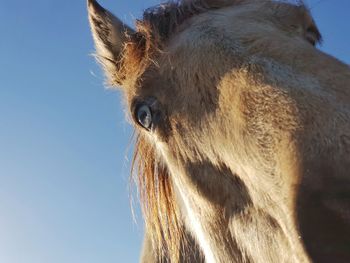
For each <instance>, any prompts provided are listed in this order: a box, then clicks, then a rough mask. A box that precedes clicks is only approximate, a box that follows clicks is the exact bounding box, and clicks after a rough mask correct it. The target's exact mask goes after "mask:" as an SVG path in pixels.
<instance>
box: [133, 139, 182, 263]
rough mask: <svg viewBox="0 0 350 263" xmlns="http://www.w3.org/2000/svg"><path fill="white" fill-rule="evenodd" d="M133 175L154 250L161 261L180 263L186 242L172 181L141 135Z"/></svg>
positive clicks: (136, 148) (152, 149) (135, 154)
mask: <svg viewBox="0 0 350 263" xmlns="http://www.w3.org/2000/svg"><path fill="white" fill-rule="evenodd" d="M132 175H133V177H134V180H135V182H136V184H137V187H138V190H139V195H140V204H141V209H142V212H143V216H144V219H145V225H146V229H148V235H149V238H150V239H151V240H152V243H153V247H154V250H155V251H156V253H157V255H158V256H159V258H169V259H171V261H172V262H178V261H179V256H180V251H181V246H182V247H183V246H184V242H186V239H185V233H184V232H183V227H182V222H181V218H180V215H179V210H178V207H177V206H176V202H175V200H174V199H175V196H174V189H173V187H172V183H171V178H170V175H169V172H168V170H167V168H166V167H165V166H164V165H163V164H162V162H161V161H160V160H159V159H157V156H156V152H155V149H154V147H153V146H152V145H151V144H150V143H149V142H148V141H147V140H146V139H145V138H144V137H143V136H142V135H141V134H138V135H137V138H136V147H135V152H134V157H133V162H132ZM181 252H184V251H181ZM160 262H162V261H160Z"/></svg>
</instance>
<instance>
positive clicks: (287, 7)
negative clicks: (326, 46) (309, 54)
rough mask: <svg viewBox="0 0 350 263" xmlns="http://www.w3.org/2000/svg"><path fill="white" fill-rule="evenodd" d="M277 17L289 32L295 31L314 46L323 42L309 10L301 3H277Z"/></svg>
mask: <svg viewBox="0 0 350 263" xmlns="http://www.w3.org/2000/svg"><path fill="white" fill-rule="evenodd" d="M276 5H277V6H278V7H277V9H275V10H274V11H275V17H277V18H278V19H279V20H280V23H281V24H283V25H284V26H285V27H286V29H287V30H288V31H295V32H296V33H297V34H298V35H300V36H301V37H302V38H304V39H305V40H306V41H308V42H309V43H311V44H312V45H314V46H315V45H316V44H317V43H320V42H322V36H321V33H320V31H319V30H318V28H317V25H316V23H315V21H314V19H313V18H312V16H311V13H310V11H309V9H308V8H307V7H306V5H305V4H304V3H303V1H301V4H300V5H291V4H288V3H276Z"/></svg>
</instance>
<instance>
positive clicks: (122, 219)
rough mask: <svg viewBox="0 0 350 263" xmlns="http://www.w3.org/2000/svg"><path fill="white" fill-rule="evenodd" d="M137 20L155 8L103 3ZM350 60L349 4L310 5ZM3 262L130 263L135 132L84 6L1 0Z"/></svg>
mask: <svg viewBox="0 0 350 263" xmlns="http://www.w3.org/2000/svg"><path fill="white" fill-rule="evenodd" d="M100 2H101V3H102V4H103V5H104V6H105V7H108V8H109V9H110V10H112V11H113V12H114V13H115V14H117V15H118V16H119V17H121V18H122V19H124V20H125V21H127V22H128V23H129V24H131V23H132V18H133V17H139V16H140V14H141V10H142V9H144V8H146V7H148V6H150V5H154V4H156V3H158V1H154V0H153V1H151V0H148V1H144V0H143V1H142V2H141V1H140V0H139V1H136V0H128V1H127V0H100ZM309 4H310V6H311V8H312V12H313V14H314V16H315V18H316V21H317V23H318V25H319V27H320V29H321V31H322V33H323V35H324V40H325V41H324V44H323V46H322V47H321V49H323V50H325V51H327V52H328V53H331V54H333V55H334V56H336V57H338V58H340V59H342V60H343V61H345V62H346V63H350V52H349V47H350V27H349V25H350V18H349V17H350V1H349V0H321V1H319V0H309ZM0 32H1V40H0V81H1V82H0V83H1V84H0V263H80V262H81V263H112V262H116V263H122V262H123V263H124V262H125V263H133V262H137V261H138V258H139V250H140V245H141V239H142V221H141V219H140V218H139V224H138V225H137V224H135V223H134V222H133V219H132V216H131V210H130V205H129V194H128V174H129V164H130V163H129V161H128V160H127V158H126V156H128V154H127V148H128V146H129V145H130V137H131V133H132V130H131V128H130V126H129V125H128V124H127V123H126V122H125V121H124V113H123V110H122V105H121V103H120V94H119V93H118V92H116V91H111V90H106V89H105V88H104V87H103V85H102V83H103V77H102V74H101V71H100V70H99V68H98V66H97V65H96V64H95V61H94V59H93V58H92V57H91V56H89V54H90V53H92V52H93V43H92V40H91V37H90V32H89V28H88V22H87V16H86V7H85V0H74V1H68V0H67V1H58V0H56V1H53V0H35V1H23V0H11V1H8V0H0Z"/></svg>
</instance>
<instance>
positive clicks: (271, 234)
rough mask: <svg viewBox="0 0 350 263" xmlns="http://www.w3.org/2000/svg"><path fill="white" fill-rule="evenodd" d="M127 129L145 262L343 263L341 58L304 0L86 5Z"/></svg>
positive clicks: (347, 181) (346, 227)
mask: <svg viewBox="0 0 350 263" xmlns="http://www.w3.org/2000/svg"><path fill="white" fill-rule="evenodd" d="M87 5H88V13H89V21H90V26H91V30H92V35H93V39H94V42H95V47H96V58H97V60H98V61H99V63H100V64H101V66H102V68H103V69H104V72H105V74H106V78H107V81H108V84H109V85H110V86H113V87H119V88H120V89H121V90H122V92H123V94H124V98H125V105H126V109H127V112H128V116H127V117H128V118H129V119H130V120H131V122H132V123H133V125H134V126H135V130H136V139H135V153H134V159H133V165H132V166H133V175H134V177H135V180H136V182H137V186H138V189H139V196H140V202H141V204H142V211H143V215H144V218H145V229H146V230H145V232H146V233H145V240H144V246H143V252H142V256H141V262H143V263H147V262H191V263H194V262H207V263H228V262H237V263H241V262H242V263H248V262H249V263H258V262H263V263H267V262H272V263H275V262H276V263H281V262H286V263H287V262H337V263H345V262H347V263H348V262H350V87H349V86H350V85H349V84H350V67H349V65H347V64H345V63H343V62H341V61H340V60H338V59H336V58H334V57H332V56H330V55H327V54H325V53H323V52H322V51H320V50H319V49H318V48H317V44H318V43H320V42H321V41H322V36H321V33H320V32H319V30H318V28H317V25H316V23H315V21H314V19H313V18H312V16H311V12H310V10H309V9H308V8H307V6H306V4H305V3H303V2H302V1H298V2H297V3H290V2H288V1H273V0H179V1H170V2H166V3H163V4H160V5H158V6H155V7H153V8H149V9H146V10H145V12H144V14H143V17H142V19H140V20H137V21H136V28H135V29H133V28H131V27H129V26H127V25H126V24H125V23H123V22H122V21H121V20H120V19H119V18H117V17H115V16H114V15H113V14H112V13H111V12H109V11H108V10H106V9H104V8H103V7H102V6H101V5H100V4H99V3H97V2H96V1H95V0H87Z"/></svg>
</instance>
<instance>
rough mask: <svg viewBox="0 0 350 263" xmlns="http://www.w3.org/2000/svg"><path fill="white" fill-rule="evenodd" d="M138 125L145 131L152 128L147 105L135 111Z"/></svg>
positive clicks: (150, 114) (149, 109) (150, 115)
mask: <svg viewBox="0 0 350 263" xmlns="http://www.w3.org/2000/svg"><path fill="white" fill-rule="evenodd" d="M136 117H137V121H138V123H139V124H140V125H141V126H142V127H144V128H145V129H147V130H150V129H151V128H152V111H151V108H150V107H149V106H148V105H145V104H144V105H141V106H140V107H138V108H137V109H136Z"/></svg>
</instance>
